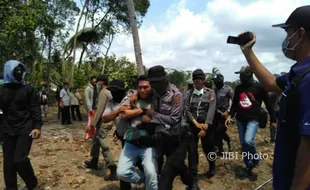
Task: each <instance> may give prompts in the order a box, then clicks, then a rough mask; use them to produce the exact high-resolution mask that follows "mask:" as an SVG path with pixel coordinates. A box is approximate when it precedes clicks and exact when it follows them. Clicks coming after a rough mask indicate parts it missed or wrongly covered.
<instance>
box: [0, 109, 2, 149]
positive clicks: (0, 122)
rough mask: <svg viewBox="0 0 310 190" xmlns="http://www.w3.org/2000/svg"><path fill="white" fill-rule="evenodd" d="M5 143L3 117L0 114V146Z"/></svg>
mask: <svg viewBox="0 0 310 190" xmlns="http://www.w3.org/2000/svg"><path fill="white" fill-rule="evenodd" d="M2 141H3V115H2V114H0V144H1V143H2Z"/></svg>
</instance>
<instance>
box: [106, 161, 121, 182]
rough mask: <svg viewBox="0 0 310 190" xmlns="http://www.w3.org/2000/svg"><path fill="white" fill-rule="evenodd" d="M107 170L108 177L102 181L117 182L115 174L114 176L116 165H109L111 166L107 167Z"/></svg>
mask: <svg viewBox="0 0 310 190" xmlns="http://www.w3.org/2000/svg"><path fill="white" fill-rule="evenodd" d="M108 168H109V170H110V175H108V176H105V177H104V180H106V181H116V180H118V179H117V174H116V169H117V167H116V165H111V166H108Z"/></svg>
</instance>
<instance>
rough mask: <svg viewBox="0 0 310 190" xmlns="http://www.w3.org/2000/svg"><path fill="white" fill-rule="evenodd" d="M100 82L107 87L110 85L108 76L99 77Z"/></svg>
mask: <svg viewBox="0 0 310 190" xmlns="http://www.w3.org/2000/svg"><path fill="white" fill-rule="evenodd" d="M98 81H102V82H104V84H105V85H107V84H108V83H109V77H108V76H107V75H99V76H98V77H97V82H98Z"/></svg>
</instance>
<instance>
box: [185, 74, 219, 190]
mask: <svg viewBox="0 0 310 190" xmlns="http://www.w3.org/2000/svg"><path fill="white" fill-rule="evenodd" d="M192 78H193V81H194V84H195V88H194V89H193V90H192V91H188V92H187V94H186V97H185V114H186V116H187V122H188V123H189V124H190V130H191V131H190V132H191V135H192V139H191V141H190V145H189V150H188V161H189V168H190V170H191V172H192V175H193V177H194V185H193V187H192V189H199V187H198V184H197V177H198V176H197V167H198V162H199V157H198V141H199V137H200V138H201V144H202V148H203V151H204V153H205V155H206V156H207V155H208V154H209V153H210V152H212V151H214V142H213V141H214V139H213V136H214V129H213V127H211V125H212V123H213V118H214V114H215V107H216V98H215V94H214V92H213V90H211V89H209V88H206V87H205V85H204V82H205V79H206V76H205V74H204V72H203V71H202V70H201V69H197V70H195V71H194V72H193V77H192ZM207 157H208V162H209V171H208V172H207V177H208V178H211V177H213V176H214V175H215V160H212V159H209V156H207Z"/></svg>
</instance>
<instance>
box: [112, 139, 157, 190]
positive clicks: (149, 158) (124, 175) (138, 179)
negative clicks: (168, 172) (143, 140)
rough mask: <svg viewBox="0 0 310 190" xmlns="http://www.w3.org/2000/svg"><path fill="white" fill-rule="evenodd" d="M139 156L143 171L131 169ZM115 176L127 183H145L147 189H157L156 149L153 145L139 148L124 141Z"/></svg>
mask: <svg viewBox="0 0 310 190" xmlns="http://www.w3.org/2000/svg"><path fill="white" fill-rule="evenodd" d="M139 158H141V160H142V166H143V169H144V173H142V172H137V171H135V170H133V168H134V167H135V164H136V163H137V161H138V159H139ZM117 176H118V178H119V179H120V180H123V181H126V182H129V183H134V184H141V183H145V188H146V189H147V190H157V189H158V179H157V152H156V149H155V148H153V147H148V148H140V147H137V146H135V145H132V144H130V143H125V146H124V148H123V150H122V152H121V154H120V157H119V161H118V167H117Z"/></svg>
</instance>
